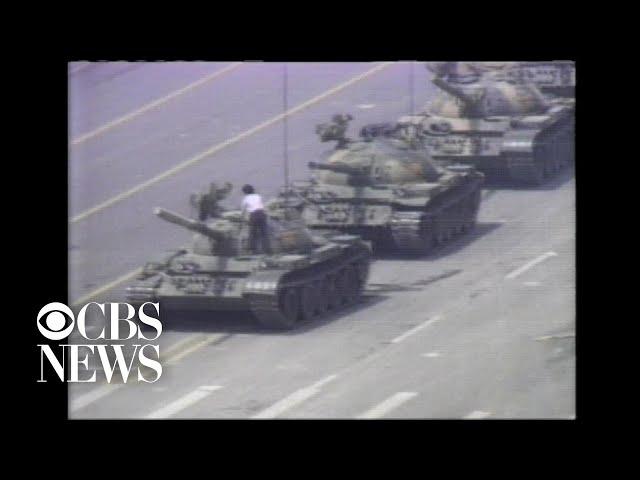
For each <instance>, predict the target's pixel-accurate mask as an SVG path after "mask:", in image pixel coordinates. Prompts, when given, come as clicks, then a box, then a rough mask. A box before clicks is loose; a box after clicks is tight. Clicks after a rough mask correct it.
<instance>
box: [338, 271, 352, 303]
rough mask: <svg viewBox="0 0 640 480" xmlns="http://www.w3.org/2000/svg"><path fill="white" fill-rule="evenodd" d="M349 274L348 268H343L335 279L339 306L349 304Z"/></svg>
mask: <svg viewBox="0 0 640 480" xmlns="http://www.w3.org/2000/svg"><path fill="white" fill-rule="evenodd" d="M348 277H349V273H348V268H347V267H345V268H342V269H340V270H339V271H338V273H337V274H336V278H335V286H336V297H337V305H338V306H343V305H346V304H348V303H349V297H350V292H349V278H348Z"/></svg>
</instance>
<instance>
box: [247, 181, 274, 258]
mask: <svg viewBox="0 0 640 480" xmlns="http://www.w3.org/2000/svg"><path fill="white" fill-rule="evenodd" d="M242 192H243V193H244V198H243V199H242V215H243V216H244V214H245V212H247V213H248V214H249V249H250V250H251V251H252V252H253V253H258V248H257V246H258V243H260V247H261V249H262V251H263V253H267V254H269V253H271V246H270V245H269V233H268V232H267V214H266V213H265V212H264V204H263V203H262V197H261V196H260V195H258V194H257V193H256V192H255V189H254V188H253V186H251V185H245V186H244V187H242Z"/></svg>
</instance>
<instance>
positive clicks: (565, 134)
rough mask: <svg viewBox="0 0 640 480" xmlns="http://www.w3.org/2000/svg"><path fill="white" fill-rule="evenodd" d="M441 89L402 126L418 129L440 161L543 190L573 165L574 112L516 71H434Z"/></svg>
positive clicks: (454, 67)
mask: <svg viewBox="0 0 640 480" xmlns="http://www.w3.org/2000/svg"><path fill="white" fill-rule="evenodd" d="M428 68H429V69H430V70H431V71H432V72H433V73H434V74H435V76H434V78H433V83H434V84H435V85H436V86H437V87H438V88H439V90H440V95H439V96H438V97H436V98H435V99H434V100H433V102H431V104H430V105H428V107H427V109H426V111H424V112H422V113H420V114H418V115H411V116H405V117H403V118H401V119H400V123H408V124H414V125H418V126H420V128H421V130H422V133H423V134H424V135H425V138H426V142H425V143H426V145H427V148H428V149H429V151H430V153H431V155H432V157H433V158H434V159H437V160H440V161H444V162H447V163H461V162H462V163H465V164H468V165H473V166H474V167H476V168H478V169H479V170H482V171H483V172H485V173H488V174H498V175H499V176H501V177H507V178H509V179H511V180H513V181H515V182H518V183H524V184H529V185H539V184H541V183H542V182H543V181H544V180H545V179H546V178H549V177H552V176H553V175H555V174H556V173H557V172H558V171H560V170H561V169H562V168H564V167H565V166H567V165H569V164H571V163H572V162H573V160H574V148H573V146H574V117H575V115H574V105H575V100H574V99H569V98H550V97H547V96H545V95H543V94H542V93H541V92H540V91H539V90H538V89H537V88H536V87H535V86H534V85H533V84H531V83H529V82H527V81H524V80H522V79H518V78H517V77H514V75H513V69H514V68H517V66H516V65H508V66H502V67H501V68H500V67H498V66H496V65H493V64H491V63H487V64H479V63H464V62H440V63H432V64H428Z"/></svg>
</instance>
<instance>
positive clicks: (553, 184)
mask: <svg viewBox="0 0 640 480" xmlns="http://www.w3.org/2000/svg"><path fill="white" fill-rule="evenodd" d="M574 177H575V167H573V166H571V167H567V168H565V169H564V170H562V171H560V172H559V173H558V174H557V175H556V176H554V177H552V178H550V179H549V180H547V181H546V182H544V183H543V184H542V185H538V186H531V185H518V184H516V183H514V182H513V181H511V180H509V179H508V178H505V177H501V176H488V177H486V179H485V182H484V186H483V189H484V190H489V191H491V190H514V191H518V190H523V191H540V190H543V191H544V190H556V189H558V188H560V187H562V186H563V185H564V184H566V183H568V182H569V181H570V180H572V179H573V178H574ZM486 195H487V194H485V196H483V199H484V198H486Z"/></svg>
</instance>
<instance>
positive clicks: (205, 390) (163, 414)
mask: <svg viewBox="0 0 640 480" xmlns="http://www.w3.org/2000/svg"><path fill="white" fill-rule="evenodd" d="M221 388H222V387H221V386H219V385H205V386H202V387H198V388H197V389H196V390H194V391H193V392H191V393H188V394H186V395H185V396H183V397H180V398H179V399H178V400H176V401H174V402H171V403H170V404H169V405H166V406H164V407H162V408H159V409H158V410H156V411H154V412H152V413H150V414H149V415H147V416H146V417H145V418H148V419H158V418H169V417H172V416H173V415H175V414H176V413H178V412H180V411H182V410H184V409H185V408H187V407H190V406H191V405H193V404H195V403H197V402H199V401H200V400H202V399H203V398H205V397H208V396H209V395H211V394H212V393H213V392H215V391H216V390H220V389H221Z"/></svg>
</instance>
